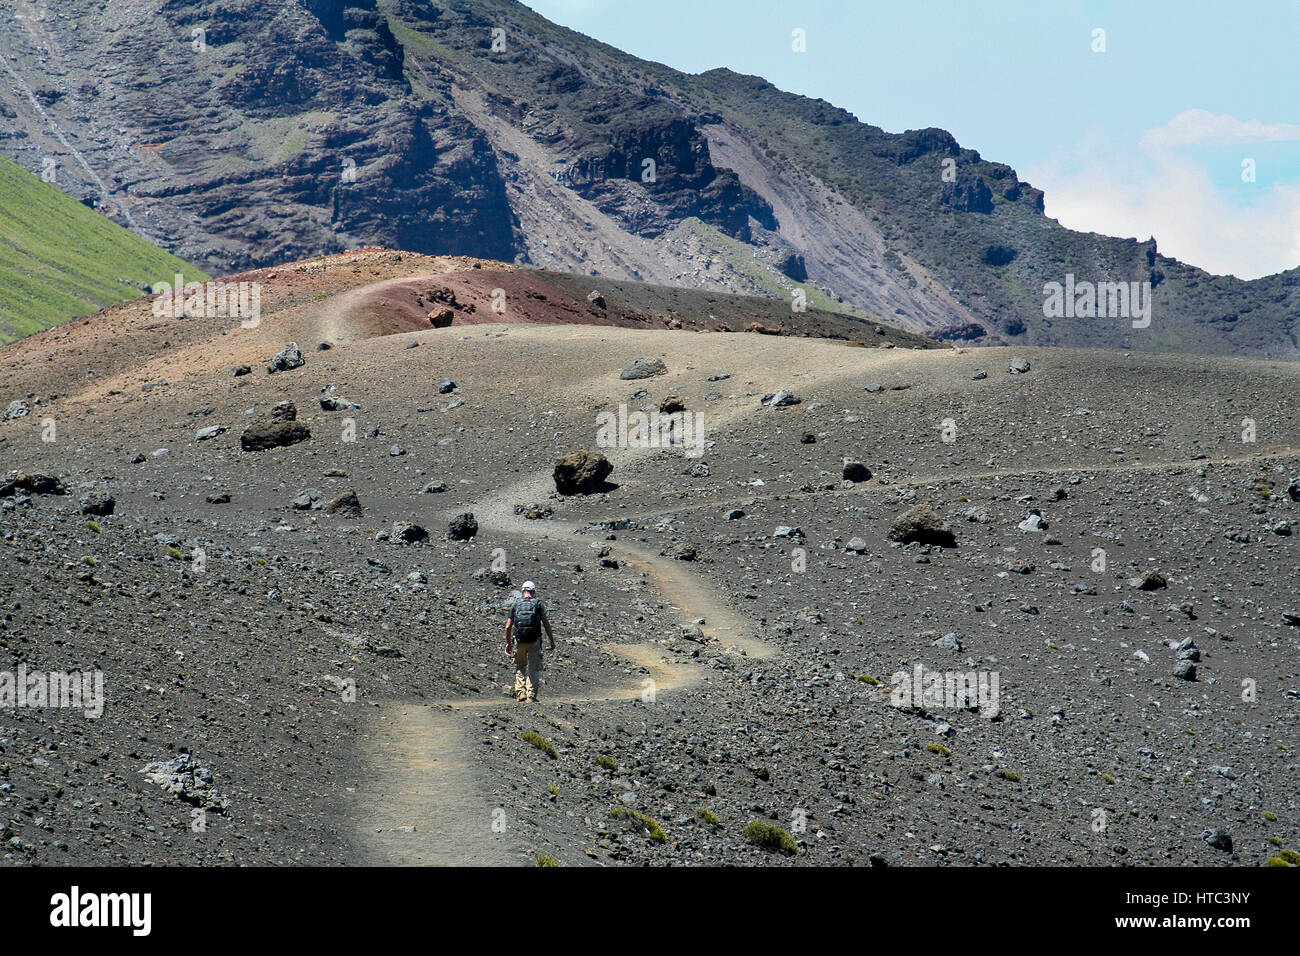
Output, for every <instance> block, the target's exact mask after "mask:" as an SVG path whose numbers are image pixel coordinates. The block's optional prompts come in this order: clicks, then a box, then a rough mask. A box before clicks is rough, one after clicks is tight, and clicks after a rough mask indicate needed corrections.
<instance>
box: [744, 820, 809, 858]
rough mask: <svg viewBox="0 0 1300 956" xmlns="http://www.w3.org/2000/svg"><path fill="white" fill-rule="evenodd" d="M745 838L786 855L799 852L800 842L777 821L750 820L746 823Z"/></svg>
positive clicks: (766, 848) (756, 844)
mask: <svg viewBox="0 0 1300 956" xmlns="http://www.w3.org/2000/svg"><path fill="white" fill-rule="evenodd" d="M745 839H746V840H748V841H749V842H750V843H752V844H754V845H755V846H761V847H762V848H763V849H765V850H777V851H779V852H781V853H784V854H785V855H786V856H794V855H795V854H796V853H798V852H799V844H797V843H795V842H794V837H792V836H790V834H789V833H787V832H786V831H785V830H782V829H781V828H780V827H779V826H777V825H776V824H775V823H768V822H767V821H765V820H750V821H749V823H747V824H745Z"/></svg>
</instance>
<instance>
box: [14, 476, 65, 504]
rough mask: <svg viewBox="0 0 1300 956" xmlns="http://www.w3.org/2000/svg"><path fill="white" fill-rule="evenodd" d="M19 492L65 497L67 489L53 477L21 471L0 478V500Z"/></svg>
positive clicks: (58, 479)
mask: <svg viewBox="0 0 1300 956" xmlns="http://www.w3.org/2000/svg"><path fill="white" fill-rule="evenodd" d="M20 491H28V492H31V493H32V494H34V495H66V494H67V493H68V489H67V487H66V486H64V484H63V480H62V479H61V478H56V477H54V476H53V475H37V474H31V475H29V474H27V473H26V472H23V471H11V472H9V473H8V474H7V475H5V476H4V478H0V498H9V497H11V496H13V495H16V494H17V493H18V492H20Z"/></svg>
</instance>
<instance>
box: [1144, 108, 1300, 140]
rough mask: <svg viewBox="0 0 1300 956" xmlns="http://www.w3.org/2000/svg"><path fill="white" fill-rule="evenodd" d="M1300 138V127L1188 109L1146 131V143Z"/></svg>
mask: <svg viewBox="0 0 1300 956" xmlns="http://www.w3.org/2000/svg"><path fill="white" fill-rule="evenodd" d="M1297 140H1300V126H1296V125H1293V124H1291V123H1262V122H1260V121H1259V120H1257V119H1252V120H1239V119H1237V117H1235V116H1231V115H1229V114H1227V113H1219V114H1215V113H1211V112H1210V111H1209V110H1184V111H1183V112H1182V113H1179V114H1178V115H1177V116H1175V117H1174V118H1173V119H1171V120H1170V121H1169V122H1168V123H1166V124H1165V125H1164V126H1157V127H1156V128H1155V129H1149V130H1147V131H1146V132H1145V133H1143V134H1142V145H1144V146H1238V145H1241V144H1243V143H1289V142H1295V141H1297Z"/></svg>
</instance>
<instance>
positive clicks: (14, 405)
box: [4, 399, 32, 421]
mask: <svg viewBox="0 0 1300 956" xmlns="http://www.w3.org/2000/svg"><path fill="white" fill-rule="evenodd" d="M31 411H32V407H31V406H30V405H28V404H27V403H26V402H24V401H21V400H17V399H16V400H14V401H12V402H10V403H9V406H8V407H7V408H6V409H5V416H4V417H5V421H8V420H10V419H12V418H26V417H27V416H28V415H30V414H31Z"/></svg>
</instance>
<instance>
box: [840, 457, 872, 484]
mask: <svg viewBox="0 0 1300 956" xmlns="http://www.w3.org/2000/svg"><path fill="white" fill-rule="evenodd" d="M844 477H845V478H847V479H848V480H849V481H866V480H867V479H869V478H870V477H871V469H870V468H868V467H867V466H866V465H864V464H862V462H860V461H854V460H853V459H851V458H846V459H844Z"/></svg>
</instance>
